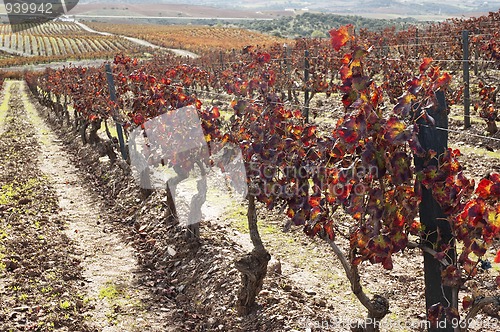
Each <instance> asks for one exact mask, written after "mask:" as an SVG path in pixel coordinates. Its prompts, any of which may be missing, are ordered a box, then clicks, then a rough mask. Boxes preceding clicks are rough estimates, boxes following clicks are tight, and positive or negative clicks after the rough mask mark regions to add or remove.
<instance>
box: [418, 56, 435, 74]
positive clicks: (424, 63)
mask: <svg viewBox="0 0 500 332" xmlns="http://www.w3.org/2000/svg"><path fill="white" fill-rule="evenodd" d="M431 62H432V58H424V60H423V61H422V63H421V64H420V67H419V69H420V73H423V72H425V71H426V70H427V69H428V68H429V65H430V64H431Z"/></svg>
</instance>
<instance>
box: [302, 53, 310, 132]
mask: <svg viewBox="0 0 500 332" xmlns="http://www.w3.org/2000/svg"><path fill="white" fill-rule="evenodd" d="M304 84H305V91H304V110H303V112H302V115H303V116H304V118H305V119H306V123H308V122H309V50H306V51H305V54H304Z"/></svg>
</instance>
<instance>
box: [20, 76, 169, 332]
mask: <svg viewBox="0 0 500 332" xmlns="http://www.w3.org/2000/svg"><path fill="white" fill-rule="evenodd" d="M11 84H12V85H13V86H16V87H15V88H14V89H15V90H17V91H14V92H15V93H20V94H21V95H22V101H23V104H24V108H25V109H26V111H27V113H28V116H29V121H30V122H31V123H32V124H33V125H34V126H35V129H36V135H37V140H38V141H39V142H40V145H41V150H40V153H39V154H38V159H39V165H40V169H41V171H42V172H43V173H45V174H46V175H47V176H48V177H49V179H50V182H51V183H52V185H53V187H54V189H55V190H56V192H57V195H58V197H59V208H60V216H61V217H62V218H64V220H65V221H66V222H67V230H66V234H67V236H68V237H69V238H70V239H72V240H74V241H75V242H76V243H77V245H78V253H79V255H80V257H79V259H80V260H81V262H82V263H81V265H82V267H83V278H84V282H83V283H82V285H83V284H84V286H83V287H84V289H85V292H86V299H87V300H88V301H89V302H90V304H91V308H93V310H91V313H90V314H91V317H92V319H91V321H92V325H93V326H94V327H95V328H96V329H97V330H98V331H106V332H113V331H116V332H119V331H120V332H121V331H145V330H146V331H170V329H169V326H168V324H166V323H165V322H168V319H166V317H165V315H167V311H168V310H167V308H165V311H164V312H162V311H160V312H154V313H153V312H149V311H148V308H147V306H146V303H145V302H144V300H145V299H148V297H149V294H148V291H147V290H146V289H144V288H141V287H140V286H139V285H138V279H139V277H140V275H141V272H140V268H139V266H138V265H137V260H136V257H135V255H134V250H133V249H132V248H131V247H130V246H129V245H126V244H124V243H123V241H122V239H121V237H120V235H118V234H115V233H113V230H112V229H111V228H110V227H108V226H106V225H104V224H103V223H102V222H101V214H102V213H103V211H102V209H101V208H102V203H101V202H100V201H99V200H98V199H96V198H93V196H94V195H92V194H91V193H90V192H89V191H88V190H87V189H86V188H84V187H83V186H82V184H81V176H80V175H79V170H78V169H76V168H75V166H74V164H73V163H72V162H71V161H70V159H69V157H68V155H67V153H66V152H65V151H64V149H63V146H62V143H61V142H60V140H58V139H57V137H56V136H55V135H54V134H53V133H52V131H51V130H50V129H49V128H48V126H47V125H46V124H45V123H44V122H43V120H42V119H41V118H40V116H39V115H38V113H37V112H36V110H35V107H34V105H33V104H32V103H31V102H30V101H29V100H28V97H27V92H26V91H27V90H26V87H25V82H12V83H11Z"/></svg>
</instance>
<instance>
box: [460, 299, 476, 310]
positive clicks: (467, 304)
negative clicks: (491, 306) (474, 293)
mask: <svg viewBox="0 0 500 332" xmlns="http://www.w3.org/2000/svg"><path fill="white" fill-rule="evenodd" d="M472 303H474V299H473V298H472V297H470V296H468V295H467V296H465V297H464V298H463V299H462V308H463V309H464V310H467V309H469V308H470V307H471V306H472Z"/></svg>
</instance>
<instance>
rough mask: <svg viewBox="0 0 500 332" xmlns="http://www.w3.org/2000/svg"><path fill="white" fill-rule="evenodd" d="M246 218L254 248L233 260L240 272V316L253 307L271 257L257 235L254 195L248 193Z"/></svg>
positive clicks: (238, 305)
mask: <svg viewBox="0 0 500 332" xmlns="http://www.w3.org/2000/svg"><path fill="white" fill-rule="evenodd" d="M247 218H248V228H249V230H250V238H251V240H252V243H253V246H254V248H253V250H252V252H250V253H248V254H246V255H244V256H243V257H241V258H239V259H238V260H236V261H235V266H236V269H238V271H240V273H241V287H240V291H239V294H238V301H237V304H236V309H237V311H238V314H239V315H240V316H244V315H248V314H249V313H250V312H252V311H253V310H254V309H255V307H256V302H255V299H256V297H257V295H258V294H259V292H260V291H261V289H262V285H263V283H264V277H265V276H266V273H267V263H268V262H269V260H270V259H271V255H269V253H268V252H267V250H266V249H265V248H264V244H263V243H262V240H261V238H260V235H259V230H258V227H257V211H256V207H255V197H254V196H253V195H251V194H249V195H248V213H247Z"/></svg>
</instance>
